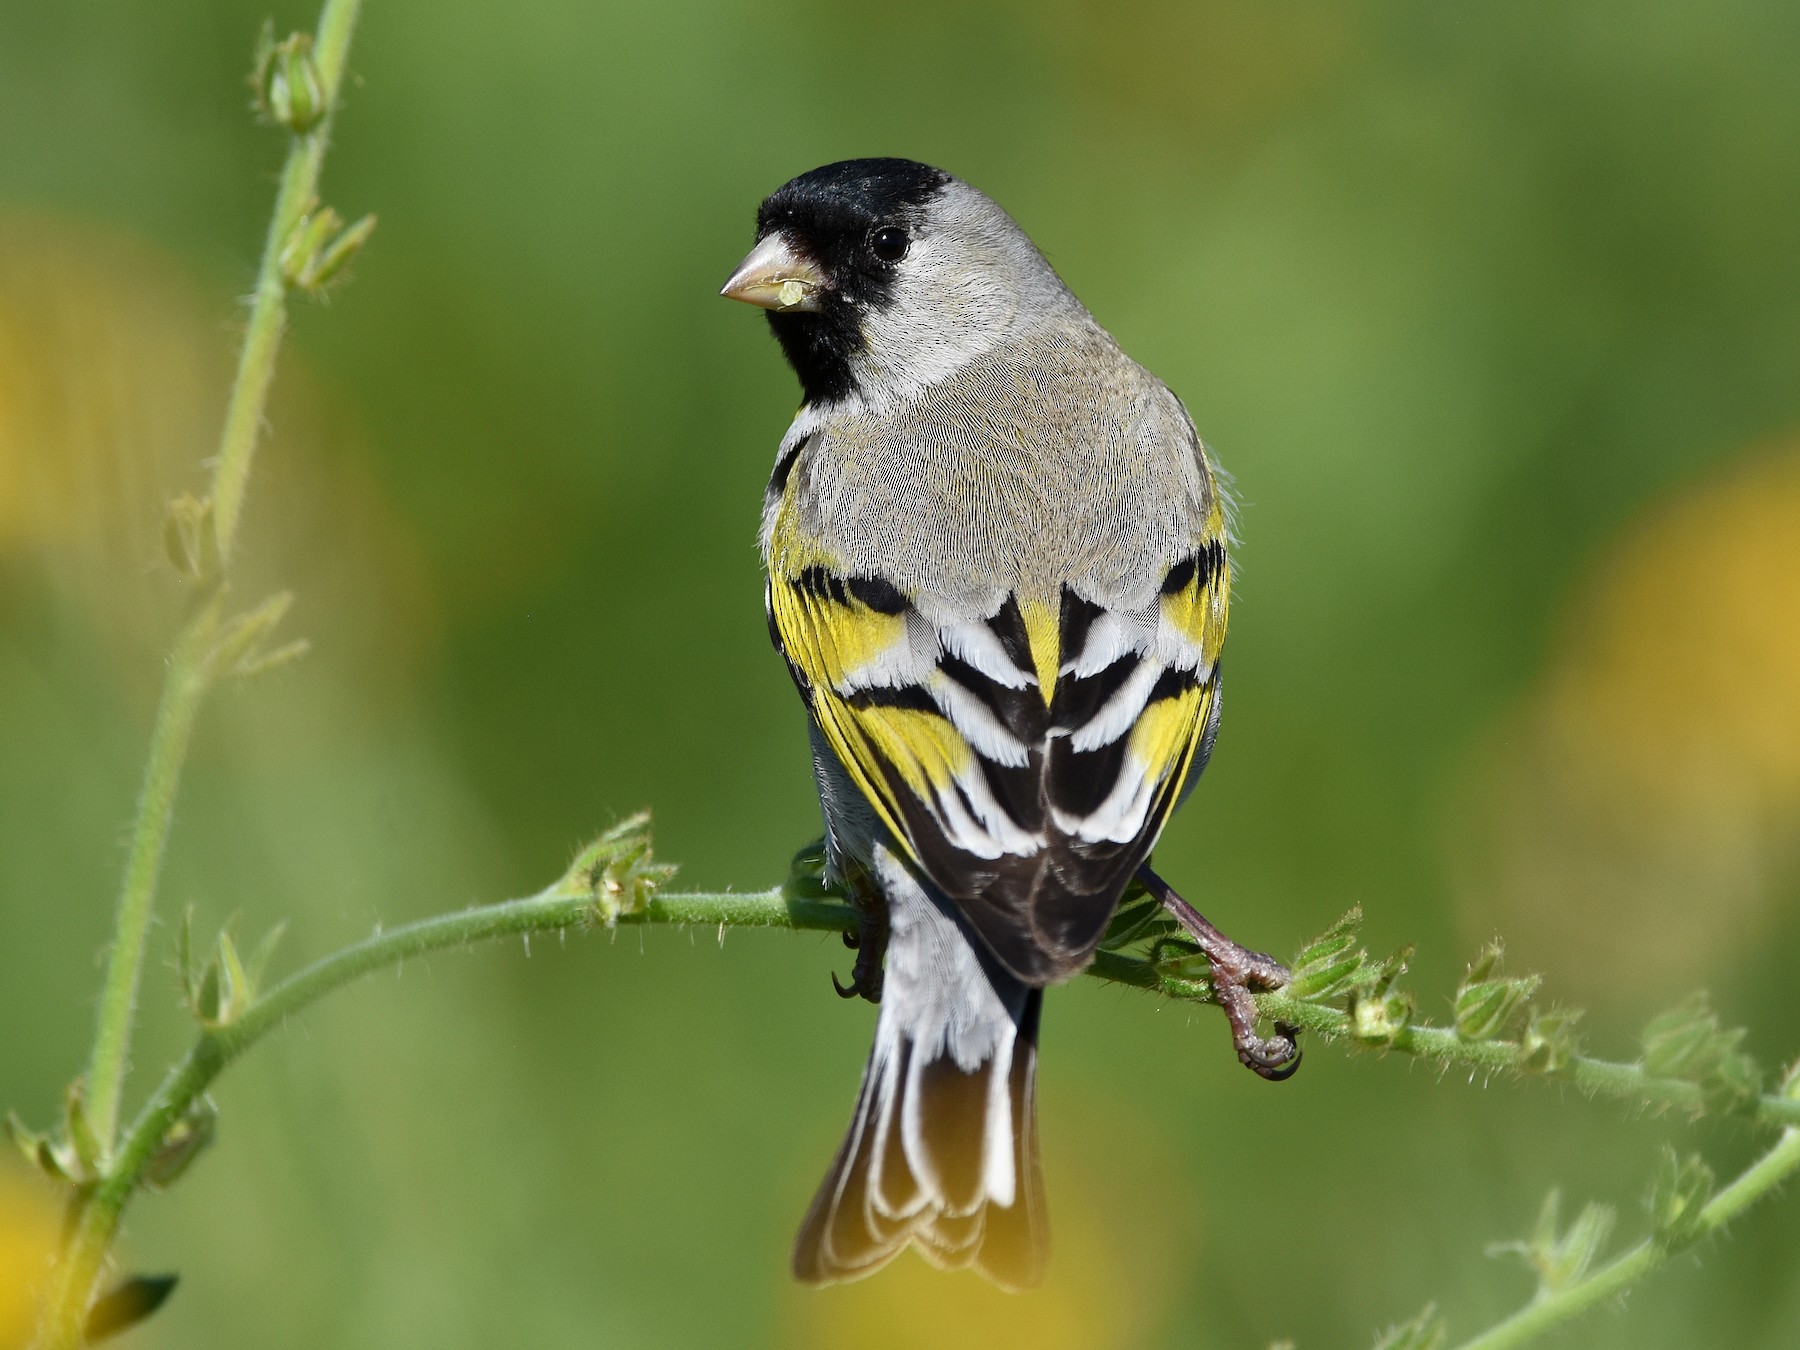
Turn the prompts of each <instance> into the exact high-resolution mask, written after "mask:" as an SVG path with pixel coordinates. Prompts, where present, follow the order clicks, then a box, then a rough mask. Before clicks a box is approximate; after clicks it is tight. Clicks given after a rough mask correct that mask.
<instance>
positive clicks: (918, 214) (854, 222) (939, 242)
mask: <svg viewBox="0 0 1800 1350" xmlns="http://www.w3.org/2000/svg"><path fill="white" fill-rule="evenodd" d="M721 294H723V295H726V296H729V297H731V298H732V299H734V300H744V301H747V302H748V303H750V304H753V305H760V306H762V307H763V308H765V309H767V310H768V311H769V325H770V327H771V328H772V329H774V332H775V336H776V337H777V338H778V339H780V341H781V347H782V350H783V352H785V353H786V355H787V359H788V363H789V364H790V365H792V366H793V367H794V373H795V374H797V375H798V376H799V377H800V385H801V388H802V390H803V391H804V393H805V395H806V401H807V402H808V403H814V404H817V403H839V402H845V401H848V400H852V399H855V400H859V401H862V402H866V403H884V402H887V401H889V400H890V399H896V398H903V397H906V396H908V395H910V394H912V393H916V392H917V391H918V390H920V389H922V388H924V387H925V386H927V385H929V384H931V383H933V382H935V381H937V380H940V379H943V378H944V377H945V376H947V375H949V374H951V373H952V372H954V371H956V370H958V369H960V368H961V367H963V366H965V365H967V364H968V363H969V362H970V361H971V360H973V359H974V358H975V357H977V356H979V355H981V354H982V353H983V352H986V351H988V350H991V349H992V348H993V347H994V346H995V345H996V344H998V343H1000V342H1002V341H1004V340H1006V339H1007V338H1008V337H1009V336H1011V335H1014V334H1016V333H1018V332H1019V331H1021V330H1022V329H1023V328H1026V327H1029V326H1031V325H1034V324H1037V323H1041V322H1044V321H1046V320H1049V319H1054V318H1057V317H1067V316H1071V315H1080V314H1084V313H1085V311H1083V310H1082V309H1081V306H1080V305H1079V304H1078V303H1077V302H1076V300H1075V298H1074V297H1073V296H1072V295H1070V294H1069V292H1068V290H1067V288H1066V287H1064V285H1063V284H1062V282H1061V280H1060V279H1059V278H1058V277H1057V275H1056V273H1055V272H1054V271H1053V270H1051V267H1050V264H1049V263H1048V262H1046V261H1045V260H1044V257H1043V255H1042V254H1041V253H1039V252H1038V251H1037V249H1036V247H1034V246H1033V244H1032V242H1031V240H1030V239H1028V238H1026V237H1025V232H1024V231H1023V230H1021V229H1020V228H1019V227H1018V225H1016V224H1015V223H1014V222H1013V219H1012V217H1011V216H1009V215H1007V214H1006V212H1005V211H1003V210H1001V209H1000V207H999V206H998V205H996V204H995V203H994V202H993V201H991V200H990V199H989V198H988V197H986V196H984V195H983V194H982V193H980V192H977V191H976V190H975V189H974V188H972V187H970V186H969V185H968V184H967V183H964V182H962V181H960V180H959V179H956V178H952V177H951V176H950V175H949V174H947V173H944V172H943V171H942V170H940V169H933V168H931V167H929V166H928V165H924V164H918V163H915V162H913V161H912V160H909V159H853V160H845V161H844V162H842V163H839V164H828V165H826V166H825V167H824V168H822V169H814V170H813V171H812V172H811V173H807V174H802V175H801V176H800V177H798V178H796V179H794V180H793V181H792V182H789V183H787V184H785V185H783V186H782V187H781V188H779V189H777V190H776V191H775V193H774V194H773V195H771V196H770V197H769V199H768V200H767V201H765V202H764V203H763V204H762V207H761V209H760V210H758V212H757V213H756V247H755V248H753V249H752V250H751V251H750V255H749V256H748V257H747V258H745V259H744V261H743V263H742V264H741V265H740V266H739V267H738V269H737V271H735V272H734V273H732V275H731V279H730V280H729V281H727V282H726V283H725V288H724V290H723V291H722V292H721Z"/></svg>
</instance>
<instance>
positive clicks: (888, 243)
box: [869, 225, 912, 263]
mask: <svg viewBox="0 0 1800 1350" xmlns="http://www.w3.org/2000/svg"><path fill="white" fill-rule="evenodd" d="M911 245H912V240H911V239H909V238H907V237H906V231H905V230H903V229H901V228H900V227H899V226H898V225H883V226H882V227H881V228H880V229H879V230H877V231H875V233H874V234H872V235H870V236H869V251H870V252H871V253H873V254H874V255H875V256H876V257H877V258H880V259H881V261H883V262H888V263H897V262H899V261H900V260H901V259H902V258H904V257H905V256H906V250H907V249H908V248H909V247H911Z"/></svg>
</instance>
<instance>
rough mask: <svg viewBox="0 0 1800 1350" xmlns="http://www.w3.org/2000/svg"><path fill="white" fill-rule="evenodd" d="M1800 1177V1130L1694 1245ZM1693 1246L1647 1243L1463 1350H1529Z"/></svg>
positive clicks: (1724, 1200)
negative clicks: (1799, 1174) (1527, 1347)
mask: <svg viewBox="0 0 1800 1350" xmlns="http://www.w3.org/2000/svg"><path fill="white" fill-rule="evenodd" d="M1796 1171H1800V1130H1794V1129H1790V1130H1784V1131H1783V1132H1782V1135H1781V1138H1780V1140H1779V1141H1778V1142H1777V1143H1776V1144H1775V1146H1774V1147H1773V1148H1771V1149H1770V1150H1769V1151H1768V1152H1767V1153H1765V1154H1763V1155H1762V1157H1760V1158H1758V1159H1757V1160H1756V1161H1755V1162H1754V1163H1752V1164H1751V1165H1750V1166H1749V1167H1748V1168H1747V1169H1745V1171H1744V1172H1743V1173H1742V1174H1741V1175H1739V1176H1738V1177H1737V1178H1736V1179H1734V1180H1733V1181H1732V1182H1731V1184H1730V1185H1728V1186H1726V1187H1725V1188H1724V1189H1723V1190H1721V1191H1720V1192H1719V1193H1718V1194H1717V1195H1715V1196H1713V1198H1712V1199H1711V1200H1710V1201H1708V1202H1707V1204H1706V1205H1705V1206H1704V1207H1703V1208H1702V1209H1701V1211H1700V1214H1699V1218H1698V1220H1697V1222H1696V1224H1695V1227H1694V1231H1693V1235H1692V1236H1693V1239H1698V1238H1704V1237H1709V1236H1711V1235H1712V1234H1714V1233H1717V1232H1718V1231H1719V1230H1720V1229H1721V1228H1723V1227H1724V1226H1725V1225H1726V1224H1728V1223H1730V1222H1731V1220H1732V1219H1734V1218H1736V1217H1737V1216H1738V1215H1739V1214H1741V1213H1742V1212H1743V1211H1744V1210H1746V1209H1748V1208H1749V1207H1750V1206H1751V1205H1753V1204H1755V1203H1756V1202H1757V1201H1758V1200H1761V1199H1762V1198H1763V1197H1765V1196H1766V1195H1768V1194H1769V1192H1770V1191H1772V1190H1774V1189H1775V1187H1777V1186H1778V1185H1780V1184H1781V1183H1782V1182H1783V1181H1785V1180H1787V1179H1788V1178H1789V1177H1791V1176H1793V1175H1794V1173H1795V1172H1796ZM1687 1245H1688V1243H1687V1242H1681V1243H1675V1242H1671V1241H1669V1240H1668V1239H1667V1238H1664V1237H1660V1236H1656V1237H1648V1238H1645V1239H1644V1240H1643V1241H1642V1242H1640V1243H1638V1244H1637V1245H1636V1246H1635V1247H1632V1248H1630V1249H1629V1250H1628V1251H1625V1252H1623V1253H1622V1254H1620V1255H1619V1256H1617V1257H1614V1258H1613V1259H1612V1260H1611V1261H1608V1262H1607V1263H1606V1264H1605V1265H1603V1266H1600V1267H1598V1268H1597V1269H1595V1270H1593V1271H1591V1272H1590V1273H1588V1274H1587V1275H1585V1276H1583V1277H1582V1278H1581V1279H1578V1280H1575V1281H1573V1282H1571V1283H1569V1284H1567V1285H1565V1286H1564V1287H1563V1288H1561V1289H1557V1290H1554V1291H1550V1292H1546V1293H1544V1294H1542V1295H1540V1296H1539V1297H1538V1298H1537V1299H1536V1300H1534V1301H1533V1302H1532V1303H1531V1304H1529V1305H1528V1306H1526V1307H1524V1308H1521V1309H1520V1310H1519V1311H1518V1312H1516V1313H1514V1314H1513V1315H1512V1316H1511V1317H1509V1318H1507V1319H1506V1320H1505V1321H1504V1322H1501V1323H1499V1324H1498V1325H1496V1326H1493V1327H1490V1328H1489V1329H1488V1330H1486V1331H1484V1332H1482V1333H1481V1334H1480V1335H1479V1336H1476V1337H1475V1338H1474V1339H1473V1340H1469V1341H1465V1342H1463V1344H1462V1345H1461V1346H1459V1347H1457V1350H1514V1347H1516V1346H1521V1345H1528V1344H1530V1343H1531V1342H1532V1341H1534V1340H1536V1339H1537V1338H1538V1337H1539V1336H1541V1335H1543V1334H1544V1333H1545V1332H1547V1331H1549V1330H1551V1329H1553V1328H1555V1327H1559V1326H1562V1325H1563V1324H1565V1323H1567V1322H1570V1321H1573V1320H1574V1319H1575V1318H1577V1317H1579V1316H1580V1315H1581V1314H1582V1313H1584V1312H1586V1311H1587V1310H1588V1309H1589V1308H1592V1307H1593V1306H1594V1305H1596V1304H1598V1303H1603V1302H1605V1301H1606V1300H1607V1299H1609V1298H1612V1297H1613V1296H1615V1295H1617V1294H1621V1293H1623V1292H1624V1291H1625V1290H1627V1289H1629V1288H1630V1287H1631V1286H1632V1285H1633V1284H1635V1283H1636V1282H1637V1281H1639V1280H1641V1279H1642V1278H1643V1277H1644V1276H1645V1275H1648V1274H1649V1273H1650V1272H1651V1271H1653V1270H1655V1269H1656V1268H1657V1267H1658V1266H1660V1265H1662V1264H1663V1263H1664V1262H1665V1261H1667V1260H1668V1259H1669V1258H1670V1257H1671V1256H1673V1255H1674V1254H1675V1253H1676V1252H1678V1251H1682V1250H1685V1249H1686V1247H1687Z"/></svg>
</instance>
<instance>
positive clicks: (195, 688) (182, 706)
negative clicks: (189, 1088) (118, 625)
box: [40, 0, 361, 1348]
mask: <svg viewBox="0 0 1800 1350" xmlns="http://www.w3.org/2000/svg"><path fill="white" fill-rule="evenodd" d="M360 9H361V0H325V6H324V9H323V10H322V12H321V13H320V16H319V27H318V32H317V34H316V36H315V39H314V43H313V49H312V55H313V62H314V68H315V69H316V71H317V73H318V78H319V89H320V93H321V95H322V97H323V113H322V116H321V117H320V118H319V120H318V122H317V123H316V124H315V125H314V126H312V127H311V128H310V129H309V130H307V132H306V133H305V134H304V135H296V136H295V137H294V140H293V144H292V145H291V147H290V148H289V151H288V157H287V163H286V165H285V166H284V168H283V170H282V174H281V187H280V190H279V192H278V194H277V196H276V201H275V210H274V213H273V216H272V218H271V220H270V223H269V232H268V236H267V238H266V239H265V240H264V244H263V255H262V262H261V264H260V266H259V267H258V270H257V280H256V290H255V294H254V298H253V301H252V304H251V310H250V322H249V326H248V328H247V329H246V331H245V334H244V345H243V349H242V352H241V353H240V356H239V359H238V368H237V374H236V377H235V379H234V380H233V382H232V387H231V393H230V397H229V399H228V402H227V405H226V413H225V425H224V429H223V431H222V432H221V434H220V438H219V450H218V455H217V457H216V459H215V460H214V463H213V479H212V489H211V499H212V504H213V529H214V539H215V542H216V545H217V555H218V565H219V575H220V580H219V582H218V585H217V588H216V590H215V593H214V594H213V596H212V597H211V599H209V600H208V601H207V602H206V603H205V604H203V605H202V606H201V607H200V608H199V609H198V610H197V611H196V613H195V614H194V616H193V617H192V618H191V619H190V620H189V621H188V623H187V624H186V625H185V626H184V627H183V629H182V631H181V633H180V635H179V637H178V638H177V639H176V642H175V646H174V649H173V651H172V652H171V654H170V658H169V663H168V668H167V670H166V671H165V673H164V679H163V692H162V697H161V700H160V702H159V704H158V707H157V714H156V722H155V725H154V727H153V729H152V731H151V738H150V754H149V758H148V762H147V764H146V766H145V770H144V783H143V788H142V791H141V792H140V794H139V798H138V806H137V813H136V816H135V818H134V820H133V822H132V826H131V833H130V844H129V846H128V849H127V853H126V863H125V871H124V877H123V880H122V882H121V884H120V889H119V900H118V908H117V913H116V916H115V918H114V923H113V935H112V942H111V945H110V947H109V950H108V953H107V961H106V972H105V975H104V977H103V982H102V984H101V992H100V1000H99V1008H98V1012H97V1015H96V1022H95V1030H94V1043H93V1049H92V1051H91V1052H90V1054H89V1057H88V1064H87V1071H86V1074H85V1076H84V1083H83V1094H84V1097H85V1100H86V1110H87V1115H88V1119H89V1121H90V1123H91V1127H92V1130H93V1136H94V1139H95V1141H96V1146H97V1149H98V1152H99V1157H98V1158H97V1159H95V1160H94V1162H95V1164H96V1165H97V1166H98V1168H99V1169H100V1175H101V1180H100V1181H99V1183H98V1184H97V1185H96V1186H95V1188H94V1189H92V1190H91V1191H86V1192H84V1193H83V1194H82V1195H81V1196H80V1198H79V1199H78V1202H77V1206H76V1210H75V1213H74V1215H73V1216H72V1224H71V1228H70V1230H69V1241H68V1243H67V1244H66V1246H65V1249H64V1253H63V1257H62V1259H61V1260H59V1261H58V1262H57V1267H56V1270H55V1271H54V1273H53V1275H52V1281H51V1287H50V1290H49V1296H48V1300H47V1302H46V1305H45V1320H44V1322H43V1325H42V1327H41V1330H40V1344H42V1345H44V1346H47V1347H52V1348H60V1347H70V1346H78V1345H80V1344H81V1341H82V1320H83V1318H84V1317H85V1315H86V1311H87V1308H88V1305H89V1303H90V1301H91V1300H92V1297H93V1291H94V1285H95V1282H96V1280H97V1279H98V1276H99V1274H100V1270H101V1268H102V1266H103V1265H104V1262H105V1257H106V1253H107V1250H108V1249H109V1247H110V1245H111V1242H112V1238H113V1235H114V1233H115V1232H116V1230H117V1227H118V1218H119V1209H120V1206H121V1205H122V1204H123V1200H122V1198H120V1197H119V1196H118V1195H117V1193H116V1187H115V1186H114V1185H113V1183H114V1182H115V1181H116V1180H117V1179H118V1178H119V1177H121V1176H127V1175H128V1176H130V1177H131V1184H132V1185H135V1184H136V1176H137V1171H136V1169H125V1168H121V1167H119V1166H117V1165H116V1164H115V1161H114V1159H113V1153H114V1145H115V1139H116V1135H117V1131H118V1121H119V1113H120V1101H121V1097H122V1095H123V1091H124V1080H125V1071H126V1067H127V1063H128V1060H129V1057H130V1052H131V1030H132V1022H133V1017H134V1014H135V1011H136V1004H137V991H138V985H139V982H140V977H141V972H142V970H143V964H144V947H145V943H146V940H147V938H148V935H149V930H150V922H151V918H152V916H153V914H154V912H155V902H156V887H157V880H158V878H159V876H160V873H161V870H162V860H163V855H164V853H165V852H166V849H167V844H168V838H169V830H170V826H171V824H172V822H173V820H174V813H175V800H176V796H177V793H178V791H179V788H180V784H181V771H182V766H183V764H184V763H185V762H186V759H187V751H188V744H189V742H190V741H191V739H192V736H193V729H194V722H195V719H196V718H197V717H198V715H199V711H200V705H201V703H202V702H203V701H204V699H205V696H206V691H207V688H208V686H209V684H210V682H211V679H212V676H213V674H214V672H213V670H212V669H211V666H212V657H213V649H214V645H215V642H216V641H217V639H218V637H219V615H220V612H221V608H222V604H223V597H224V592H225V581H224V577H225V576H226V575H228V573H227V572H226V570H225V569H226V566H227V564H228V563H229V561H230V557H231V551H232V546H233V544H234V543H235V541H236V538H237V529H238V522H239V520H240V518H241V515H242V510H243V501H244V492H245V489H246V487H247V486H248V484H249V478H250V465H251V459H252V457H253V455H254V453H255V449H256V442H257V438H258V434H259V433H260V431H261V429H262V421H263V409H264V407H265V405H266V404H267V401H268V393H269V385H270V383H271V381H272V380H273V378H274V373H275V358H276V355H277V353H278V352H279V350H280V347H281V337H282V333H283V330H284V329H285V327H286V322H287V293H288V287H287V281H286V279H285V277H284V275H283V271H282V251H283V248H284V246H285V245H286V244H287V242H288V240H289V239H290V237H291V236H292V235H293V233H294V230H295V228H296V226H297V225H298V224H299V222H300V221H301V219H302V218H303V217H304V216H305V215H306V214H307V213H308V212H309V211H311V210H312V209H313V207H314V205H315V200H316V194H317V190H318V182H319V171H320V169H321V167H322V165H323V163H324V158H325V149H326V146H327V144H328V143H329V141H330V135H331V124H332V120H333V116H334V113H335V111H336V107H337V99H338V92H339V89H340V87H341V85H342V82H343V75H344V62H345V59H346V57H347V56H348V54H349V48H350V35H351V33H352V31H353V30H354V28H355V26H356V18H357V14H358V12H359V10H360Z"/></svg>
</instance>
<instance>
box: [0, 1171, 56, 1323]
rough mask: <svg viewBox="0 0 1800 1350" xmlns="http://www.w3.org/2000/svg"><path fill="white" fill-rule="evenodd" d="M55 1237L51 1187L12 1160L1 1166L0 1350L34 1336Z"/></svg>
mask: <svg viewBox="0 0 1800 1350" xmlns="http://www.w3.org/2000/svg"><path fill="white" fill-rule="evenodd" d="M15 1156H16V1155H15ZM55 1241H56V1213H55V1208H54V1206H53V1205H52V1204H51V1198H50V1194H49V1191H48V1188H47V1187H46V1186H45V1185H43V1184H42V1182H41V1181H40V1180H39V1179H38V1178H36V1177H32V1176H27V1175H25V1174H23V1173H22V1172H21V1171H20V1170H19V1169H17V1168H15V1167H13V1166H12V1165H10V1164H8V1165H6V1166H0V1350H13V1347H16V1346H22V1345H24V1344H25V1340H26V1337H28V1336H30V1335H31V1330H32V1325H33V1323H34V1322H35V1321H36V1307H37V1293H38V1285H39V1281H40V1280H41V1279H42V1277H43V1274H44V1271H45V1268H46V1265H47V1263H48V1261H49V1259H50V1253H51V1250H52V1248H53V1245H54V1243H55Z"/></svg>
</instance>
